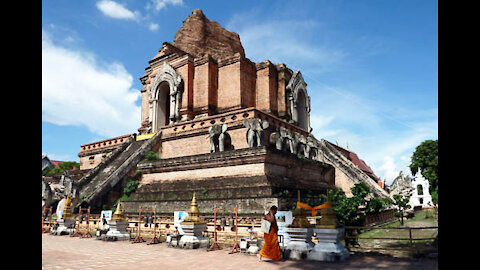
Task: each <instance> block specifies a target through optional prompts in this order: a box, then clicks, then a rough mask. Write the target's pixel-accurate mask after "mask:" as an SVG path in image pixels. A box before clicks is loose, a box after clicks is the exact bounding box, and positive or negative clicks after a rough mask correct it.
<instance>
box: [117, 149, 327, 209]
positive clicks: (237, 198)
mask: <svg viewBox="0 0 480 270" xmlns="http://www.w3.org/2000/svg"><path fill="white" fill-rule="evenodd" d="M137 168H138V169H139V170H140V171H141V172H142V179H141V181H140V185H139V187H138V189H137V191H136V192H135V193H134V194H133V195H132V196H131V199H132V200H133V201H129V202H126V204H128V205H130V206H128V207H129V208H128V209H131V210H132V211H133V210H134V209H135V208H136V207H143V206H145V207H147V206H148V205H150V204H152V205H155V206H156V207H157V209H158V210H159V211H161V212H162V213H163V212H164V213H168V212H169V211H178V209H181V208H178V207H188V205H189V202H190V200H191V196H192V193H193V192H196V194H197V195H196V197H197V200H198V201H199V207H200V205H202V204H203V206H202V207H203V211H210V210H211V211H213V210H212V209H213V208H214V207H215V205H218V204H224V205H225V206H228V207H238V208H239V209H241V211H242V212H243V213H250V214H258V213H261V212H262V211H264V210H265V209H266V208H268V207H270V206H271V205H272V204H275V205H278V206H279V208H280V209H286V210H291V208H292V206H294V203H295V202H296V191H297V190H301V191H302V193H305V194H304V197H305V196H306V193H309V192H310V193H312V194H313V195H318V194H321V193H324V192H325V190H326V188H328V187H330V188H331V187H333V186H334V184H335V179H334V169H333V167H332V166H330V165H327V164H323V163H320V162H317V161H313V160H303V159H299V158H298V157H297V156H296V155H292V154H287V153H283V152H281V151H278V150H276V149H271V148H268V147H255V148H245V149H238V150H232V151H225V152H218V153H213V154H200V155H195V156H182V157H178V158H170V159H162V160H159V161H156V162H149V163H142V164H139V165H138V166H137ZM235 205H237V206H235ZM201 211H202V209H201Z"/></svg>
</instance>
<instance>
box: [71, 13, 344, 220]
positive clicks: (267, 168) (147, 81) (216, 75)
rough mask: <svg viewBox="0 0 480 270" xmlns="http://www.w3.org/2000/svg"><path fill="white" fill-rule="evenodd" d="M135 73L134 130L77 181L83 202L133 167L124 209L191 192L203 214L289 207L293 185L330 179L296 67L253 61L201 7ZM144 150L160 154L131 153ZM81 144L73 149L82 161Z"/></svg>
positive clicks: (161, 208)
mask: <svg viewBox="0 0 480 270" xmlns="http://www.w3.org/2000/svg"><path fill="white" fill-rule="evenodd" d="M140 80H141V82H142V85H143V88H142V89H141V98H142V102H141V104H142V105H141V124H140V128H139V129H138V135H136V134H134V135H132V136H130V135H129V136H127V137H126V139H124V143H123V144H120V146H117V148H115V149H117V150H109V151H110V152H111V154H109V155H105V154H103V155H104V159H103V160H102V162H100V163H99V164H98V166H97V167H95V168H94V169H92V173H90V174H89V175H87V178H88V179H87V178H85V179H82V180H81V182H82V184H83V185H84V188H83V189H82V190H84V192H83V193H82V191H81V192H80V195H81V197H82V198H83V199H84V201H85V202H87V203H89V204H90V205H97V206H99V205H100V204H101V203H95V201H97V200H98V198H100V197H105V196H106V194H108V190H109V189H112V188H114V187H115V186H116V185H118V184H119V183H122V179H121V178H122V177H124V176H125V175H127V174H128V173H130V174H132V172H133V171H135V172H137V175H139V173H141V177H140V179H139V182H140V184H139V186H138V188H137V190H136V191H135V192H133V193H132V194H130V197H129V199H128V200H127V201H124V202H122V206H123V209H124V211H125V212H126V213H134V212H136V211H138V209H139V208H140V207H141V208H149V209H151V208H154V207H156V209H157V213H163V214H165V215H167V214H168V215H171V214H172V213H173V211H186V210H187V209H188V207H189V205H190V200H191V198H192V194H193V192H195V194H196V198H197V201H198V208H199V210H200V212H201V213H202V214H203V213H206V214H208V213H213V208H214V207H215V206H216V207H224V208H232V207H237V208H238V210H239V213H241V214H242V213H243V214H260V213H263V211H264V210H266V209H268V208H269V207H270V206H271V205H278V206H279V208H280V209H281V210H292V209H293V208H294V207H295V203H296V200H297V197H296V194H297V190H300V191H301V194H302V199H303V196H306V197H307V196H310V195H311V197H312V198H313V197H317V195H318V194H320V193H325V192H326V189H328V188H334V187H335V169H334V167H333V166H332V165H330V164H327V163H324V162H322V160H323V159H322V154H321V153H320V152H319V146H320V145H319V144H320V141H318V140H317V139H315V138H314V137H313V135H311V131H312V129H311V127H310V97H309V95H308V93H307V84H306V82H305V81H304V79H303V77H302V74H301V72H300V71H295V72H294V71H292V70H291V69H289V68H288V67H287V66H286V65H285V64H273V63H272V62H270V61H269V60H265V61H264V62H260V63H254V62H252V61H251V60H249V59H248V58H247V57H246V56H245V52H244V49H243V46H242V44H241V42H240V37H239V35H238V34H236V33H232V32H229V31H227V30H225V29H223V28H222V27H221V26H220V25H219V24H218V23H216V22H214V21H210V20H209V19H207V18H206V17H205V15H204V14H203V12H202V11H201V10H195V11H193V12H192V14H191V15H190V16H189V17H187V18H186V20H185V21H184V23H183V26H182V27H181V28H180V29H179V30H178V31H177V33H176V34H175V40H174V42H173V43H169V42H165V43H163V46H162V47H161V48H160V49H159V51H158V53H157V54H156V55H155V56H154V57H153V58H152V59H151V60H150V61H149V62H148V67H146V68H145V74H144V75H143V76H142V77H141V78H140ZM119 138H120V137H119ZM122 138H123V137H122ZM143 138H147V139H146V140H144V141H142V139H143ZM152 140H154V141H152ZM109 142H110V141H109V140H106V141H105V142H102V143H105V145H106V146H107V145H108V143H109ZM147 142H148V146H147ZM102 143H100V144H102ZM93 145H94V146H95V144H93ZM88 146H91V145H90V144H88V145H83V146H82V147H88ZM106 146H105V147H106ZM99 148H102V146H101V145H100V147H99ZM112 149H113V148H112ZM137 149H141V150H142V151H141V152H139V151H140V150H137ZM147 149H150V150H153V151H155V152H157V153H158V155H159V158H160V159H159V160H157V161H145V160H143V161H137V160H138V159H139V157H142V156H143V155H144V154H145V152H146V150H147ZM85 151H87V152H85ZM88 151H90V150H88V149H83V148H82V152H81V153H82V155H81V158H83V159H84V160H85V161H87V160H88V159H89V157H90V155H89V152H88ZM130 152H131V153H130ZM98 153H102V151H100V150H95V151H93V152H92V155H93V154H97V155H98ZM130 155H132V156H134V157H135V161H132V160H133V158H131V157H130ZM79 156H80V154H79ZM90 163H92V162H91V161H90ZM111 164H116V165H115V166H114V165H111ZM125 164H127V165H125ZM122 166H123V167H122ZM98 167H101V168H100V169H98ZM120 169H121V170H120ZM101 175H103V176H101ZM100 201H102V200H100ZM104 202H105V200H103V203H104Z"/></svg>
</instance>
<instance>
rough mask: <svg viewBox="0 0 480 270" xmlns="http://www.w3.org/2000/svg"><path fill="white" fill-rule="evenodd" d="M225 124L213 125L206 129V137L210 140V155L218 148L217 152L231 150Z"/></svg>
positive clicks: (230, 142)
mask: <svg viewBox="0 0 480 270" xmlns="http://www.w3.org/2000/svg"><path fill="white" fill-rule="evenodd" d="M227 129H228V126H227V124H223V125H213V126H211V127H209V128H208V134H209V135H208V136H209V138H210V153H214V152H216V149H217V147H218V151H219V152H223V151H225V150H230V149H231V148H232V139H231V137H230V134H228V133H227Z"/></svg>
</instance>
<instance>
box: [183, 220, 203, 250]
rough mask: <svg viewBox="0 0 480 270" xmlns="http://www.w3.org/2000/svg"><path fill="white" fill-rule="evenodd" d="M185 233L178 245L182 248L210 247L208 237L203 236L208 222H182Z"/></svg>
mask: <svg viewBox="0 0 480 270" xmlns="http://www.w3.org/2000/svg"><path fill="white" fill-rule="evenodd" d="M181 226H182V229H183V232H184V235H183V236H182V238H180V241H179V242H178V246H179V247H181V248H189V249H194V248H202V247H205V248H206V247H208V245H209V241H208V238H206V237H203V234H202V232H203V231H204V230H205V227H206V224H181Z"/></svg>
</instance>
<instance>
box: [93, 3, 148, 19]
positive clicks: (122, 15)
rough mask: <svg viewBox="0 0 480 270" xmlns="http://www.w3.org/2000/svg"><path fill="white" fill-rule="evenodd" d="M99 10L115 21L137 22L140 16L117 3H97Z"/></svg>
mask: <svg viewBox="0 0 480 270" xmlns="http://www.w3.org/2000/svg"><path fill="white" fill-rule="evenodd" d="M97 8H98V9H99V10H100V11H101V12H102V13H103V14H105V15H106V16H108V17H111V18H115V19H127V20H135V19H136V18H137V17H138V16H139V14H138V13H136V12H132V11H130V10H129V9H127V8H126V7H124V6H123V5H122V4H119V3H117V2H115V1H110V0H102V1H99V2H97Z"/></svg>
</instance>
